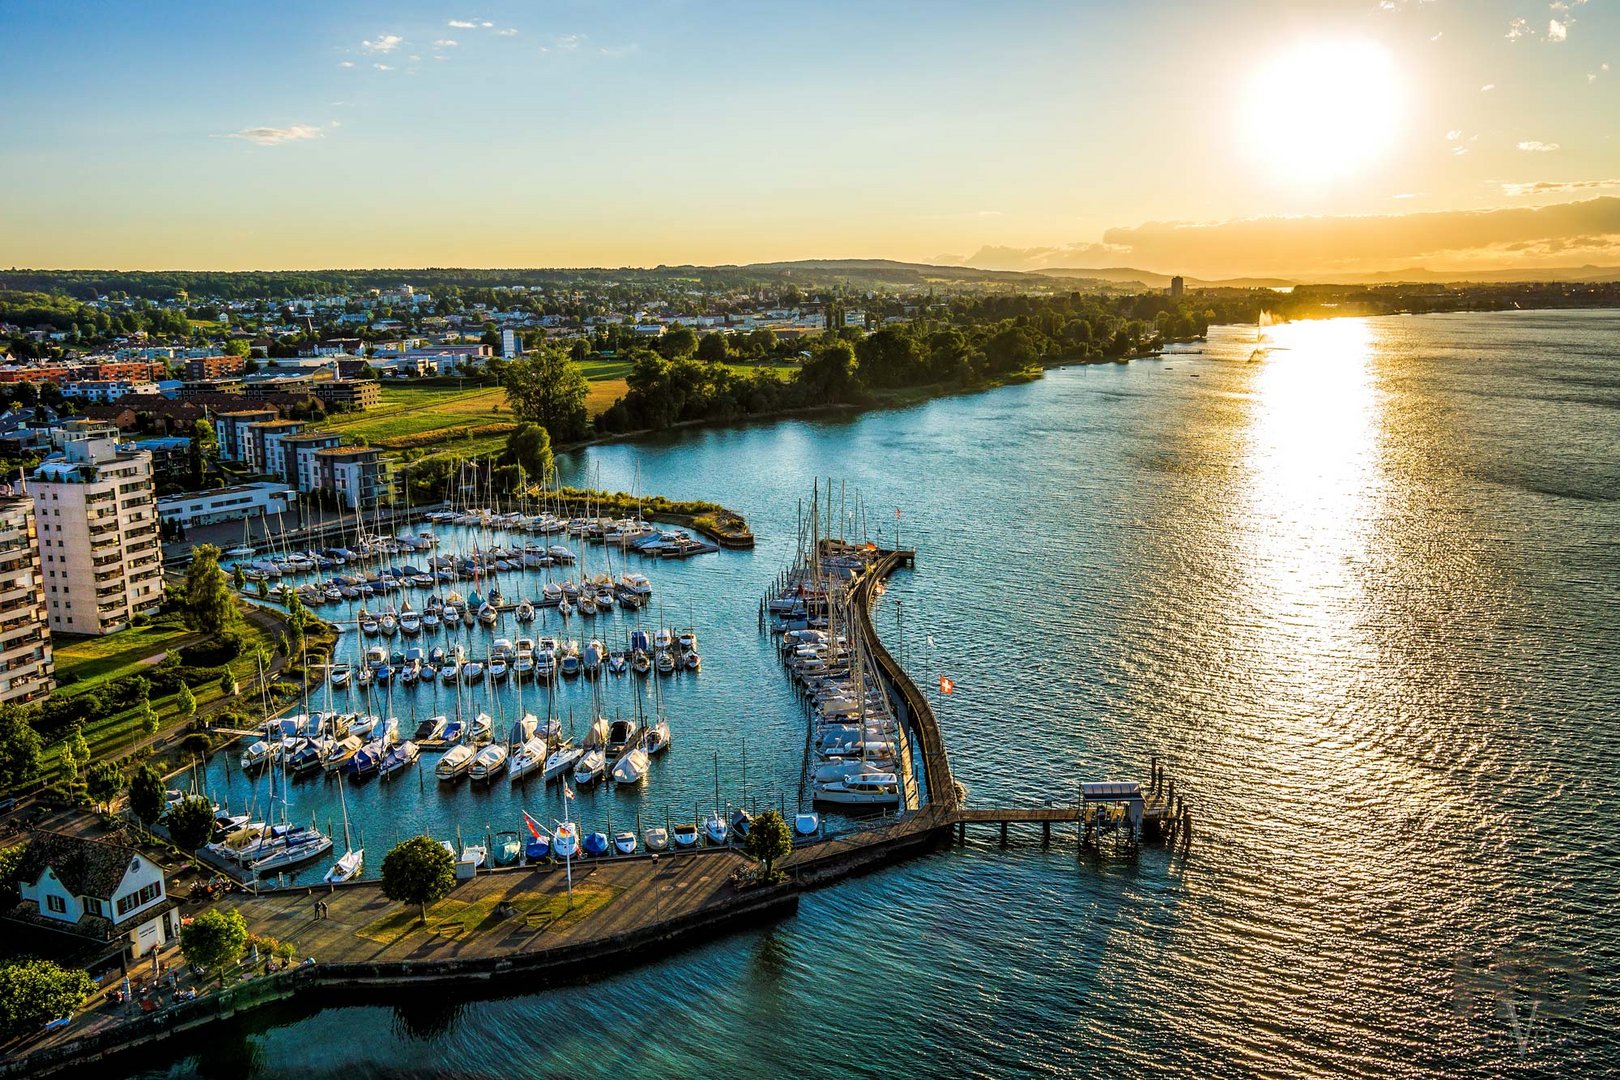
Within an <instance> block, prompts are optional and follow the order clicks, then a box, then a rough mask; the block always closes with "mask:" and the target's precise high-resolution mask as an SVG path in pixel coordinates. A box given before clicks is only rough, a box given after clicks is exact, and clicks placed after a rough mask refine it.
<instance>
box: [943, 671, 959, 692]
mask: <svg viewBox="0 0 1620 1080" xmlns="http://www.w3.org/2000/svg"><path fill="white" fill-rule="evenodd" d="M955 691H956V683H954V682H952V681H951V680H950V679H948V678H946V677H945V676H944V675H941V676H940V677H939V692H940V693H942V694H950V693H954V692H955Z"/></svg>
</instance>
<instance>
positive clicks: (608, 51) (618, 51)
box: [596, 42, 641, 57]
mask: <svg viewBox="0 0 1620 1080" xmlns="http://www.w3.org/2000/svg"><path fill="white" fill-rule="evenodd" d="M639 48H641V46H639V45H637V44H636V43H635V42H631V43H630V44H628V45H604V46H602V47H601V48H600V49H597V50H596V51H597V52H599V53H601V54H602V55H603V56H615V57H616V56H629V55H630V54H631V53H633V52H635V51H636V50H637V49H639Z"/></svg>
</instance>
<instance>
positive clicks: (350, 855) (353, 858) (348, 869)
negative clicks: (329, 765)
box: [326, 784, 366, 885]
mask: <svg viewBox="0 0 1620 1080" xmlns="http://www.w3.org/2000/svg"><path fill="white" fill-rule="evenodd" d="M347 786H348V785H346V784H339V785H338V802H339V803H340V804H341V805H342V807H343V854H342V855H339V856H338V860H337V862H335V863H333V864H332V867H331V869H329V870H327V872H326V883H327V884H328V885H337V884H341V883H342V882H345V881H348V880H350V879H351V878H353V877H355V876H356V875H358V874H359V873H360V868H361V867H362V866H364V865H365V861H366V853H365V851H364V850H363V849H361V848H357V847H355V846H354V842H353V841H352V840H351V839H350V838H349V798H348V796H347V795H345V794H344V793H343V791H344V788H345V787H347Z"/></svg>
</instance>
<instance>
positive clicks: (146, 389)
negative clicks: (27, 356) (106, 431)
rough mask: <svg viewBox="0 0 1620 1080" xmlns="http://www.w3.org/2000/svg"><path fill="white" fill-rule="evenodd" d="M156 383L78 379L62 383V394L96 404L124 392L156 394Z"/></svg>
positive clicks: (117, 396)
mask: <svg viewBox="0 0 1620 1080" xmlns="http://www.w3.org/2000/svg"><path fill="white" fill-rule="evenodd" d="M157 392H158V385H157V383H155V382H139V381H136V380H134V379H78V380H75V381H73V382H65V383H63V384H62V396H63V397H65V398H77V399H78V400H80V401H90V402H94V403H96V404H98V405H104V404H107V403H109V402H113V401H117V400H118V399H119V398H121V397H123V396H124V395H126V394H156V393H157Z"/></svg>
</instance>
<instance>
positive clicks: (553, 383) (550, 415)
mask: <svg viewBox="0 0 1620 1080" xmlns="http://www.w3.org/2000/svg"><path fill="white" fill-rule="evenodd" d="M501 383H502V385H503V386H504V387H505V388H506V403H507V404H508V405H510V406H511V407H512V413H513V415H515V416H516V417H517V418H518V419H519V420H521V421H526V422H528V423H531V424H539V425H540V426H541V427H543V428H545V429H546V431H547V432H548V433H549V434H550V435H551V441H552V442H554V443H556V442H571V441H573V440H575V439H580V438H583V437H584V435H585V432H586V428H587V418H586V414H585V395H586V394H587V393H589V392H590V386H589V384H588V383H587V382H586V381H585V373H584V372H583V371H582V370H580V367H579V365H578V364H576V363H574V362H573V361H572V360H570V359H569V358H568V357H567V356H565V355H563V354H562V353H560V352H558V351H556V350H555V349H541V350H540V351H539V352H537V353H535V354H534V355H533V356H529V357H525V358H523V359H522V360H514V361H513V362H512V364H511V366H509V367H508V368H507V369H506V374H505V375H504V376H503V377H502V380H501Z"/></svg>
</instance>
